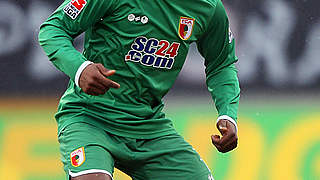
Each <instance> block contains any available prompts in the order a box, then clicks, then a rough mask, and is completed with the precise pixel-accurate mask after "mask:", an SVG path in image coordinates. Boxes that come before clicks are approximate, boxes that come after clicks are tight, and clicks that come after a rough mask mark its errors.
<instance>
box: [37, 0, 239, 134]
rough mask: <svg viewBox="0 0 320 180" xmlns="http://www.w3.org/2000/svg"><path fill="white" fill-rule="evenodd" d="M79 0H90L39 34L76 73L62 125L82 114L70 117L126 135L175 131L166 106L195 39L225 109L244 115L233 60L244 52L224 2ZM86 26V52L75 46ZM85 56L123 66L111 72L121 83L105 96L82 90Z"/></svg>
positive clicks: (53, 56) (60, 64) (56, 60)
mask: <svg viewBox="0 0 320 180" xmlns="http://www.w3.org/2000/svg"><path fill="white" fill-rule="evenodd" d="M74 2H75V3H78V2H82V3H83V2H86V4H85V5H84V7H83V9H82V10H81V12H80V13H79V14H78V16H77V17H75V16H72V17H73V18H74V19H72V18H71V17H70V16H68V15H67V14H66V13H65V12H64V11H63V9H64V8H65V7H68V6H70V4H69V3H70V0H67V1H66V2H64V3H63V4H62V5H61V6H60V7H59V8H58V9H57V10H56V11H55V12H54V13H53V14H52V15H51V16H50V17H49V19H48V20H47V21H46V22H45V23H43V25H42V26H41V28H40V34H39V41H40V44H41V46H42V47H43V49H44V51H45V52H46V54H47V55H48V57H49V59H50V60H51V61H52V62H53V64H54V65H55V66H56V67H57V68H58V69H60V70H61V71H63V72H64V73H65V74H67V75H68V76H69V77H70V79H71V80H70V83H69V86H68V89H67V90H66V92H65V94H64V95H63V97H62V98H61V101H60V104H59V108H58V113H57V114H56V119H57V122H58V127H59V131H60V130H61V129H62V128H63V127H65V126H66V125H68V124H70V123H73V122H75V119H77V118H70V117H78V116H81V115H87V116H88V117H90V120H89V121H90V122H88V123H91V124H94V125H97V124H98V125H99V126H101V127H102V128H103V129H104V130H106V131H108V132H111V133H113V134H117V135H119V136H125V137H132V138H144V139H146V138H154V137H158V136H162V135H166V134H170V133H172V132H174V129H173V126H172V122H171V120H170V119H168V118H166V117H165V114H164V113H163V112H162V109H163V106H164V105H163V103H162V98H163V96H164V95H165V94H166V93H167V92H168V90H169V89H170V88H171V87H172V85H173V83H174V81H175V80H176V77H177V75H178V74H179V72H180V70H181V68H182V66H183V64H184V61H185V58H186V55H187V52H188V49H189V45H190V44H191V43H192V42H197V43H198V47H199V50H200V52H201V54H202V55H203V56H204V57H205V59H206V60H205V65H206V75H207V84H208V87H209V91H210V92H211V93H212V97H213V100H214V101H215V103H216V106H217V109H218V112H219V115H228V116H230V117H232V118H234V119H236V114H237V106H238V101H239V85H238V80H237V76H236V70H235V68H234V66H233V63H234V62H236V60H237V58H236V57H235V55H234V54H235V53H234V41H232V42H231V43H229V40H228V39H229V31H228V29H229V24H228V18H227V16H226V13H225V10H224V7H223V5H222V3H221V2H220V1H216V0H197V1H148V2H147V1H134V0H121V1H120V0H113V1H111V0H101V1H93V0H87V1H84V0H77V1H74ZM132 16H134V17H135V18H132ZM146 18H147V20H146ZM190 19H191V21H192V19H194V21H193V22H194V23H193V26H190V27H188V26H187V25H181V28H180V29H179V23H180V22H182V20H185V21H184V22H189V24H190V22H191V21H190ZM191 29H192V31H190V30H191ZM81 32H85V45H84V46H85V48H84V52H83V53H80V52H78V51H76V50H75V49H74V47H73V46H72V41H73V39H74V38H75V37H76V36H77V35H79V34H80V33H81ZM190 32H191V36H190V37H188V33H189V34H190ZM180 37H181V38H180ZM183 39H186V40H183ZM85 60H90V61H92V62H95V63H102V64H103V65H104V66H105V67H106V68H108V69H114V70H116V74H115V75H113V76H111V77H110V79H112V80H114V81H116V82H118V83H119V84H120V85H121V88H120V89H110V90H109V91H108V92H107V93H106V94H104V95H101V96H90V95H87V94H85V93H84V92H83V91H81V89H80V88H79V87H77V86H76V85H75V83H74V78H75V74H76V71H77V69H78V67H79V66H80V65H81V64H82V63H83V62H84V61H85ZM199 63H202V62H199ZM82 121H84V120H82Z"/></svg>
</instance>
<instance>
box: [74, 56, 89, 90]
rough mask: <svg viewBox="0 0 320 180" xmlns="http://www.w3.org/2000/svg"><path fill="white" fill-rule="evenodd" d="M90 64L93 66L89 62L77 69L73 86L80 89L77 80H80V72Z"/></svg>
mask: <svg viewBox="0 0 320 180" xmlns="http://www.w3.org/2000/svg"><path fill="white" fill-rule="evenodd" d="M90 64H93V62H91V61H85V62H83V63H82V64H81V65H80V67H79V68H78V70H77V73H76V76H75V78H74V82H75V84H76V85H77V86H78V87H80V86H79V80H80V76H81V73H82V71H83V70H84V69H85V68H86V67H87V66H89V65H90Z"/></svg>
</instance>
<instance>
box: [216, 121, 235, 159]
mask: <svg viewBox="0 0 320 180" xmlns="http://www.w3.org/2000/svg"><path fill="white" fill-rule="evenodd" d="M217 128H218V130H219V131H220V133H221V135H222V137H220V136H219V135H212V136H211V140H212V144H213V145H214V146H215V147H216V148H217V149H218V151H219V152H222V153H226V152H229V151H231V150H233V149H234V148H236V147H237V145H238V136H237V130H236V127H235V125H234V124H233V123H231V122H230V121H228V120H225V119H222V120H220V121H219V122H218V123H217Z"/></svg>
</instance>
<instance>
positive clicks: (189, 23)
mask: <svg viewBox="0 0 320 180" xmlns="http://www.w3.org/2000/svg"><path fill="white" fill-rule="evenodd" d="M193 24H194V19H192V18H187V17H180V21H179V37H180V38H181V39H182V40H188V39H189V38H190V37H191V35H192V30H193Z"/></svg>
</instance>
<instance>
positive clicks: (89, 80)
mask: <svg viewBox="0 0 320 180" xmlns="http://www.w3.org/2000/svg"><path fill="white" fill-rule="evenodd" d="M115 72H116V71H115V70H108V69H106V68H105V67H104V66H103V65H102V64H90V65H88V66H87V67H86V68H85V69H84V70H83V71H82V73H81V75H80V79H79V86H80V88H81V89H82V91H83V92H85V93H87V94H89V95H93V96H98V95H102V94H105V93H106V92H107V91H108V90H109V89H110V88H116V89H117V88H120V84H118V83H116V82H114V81H112V80H110V79H108V78H107V77H108V76H112V75H113V74H114V73H115Z"/></svg>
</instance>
